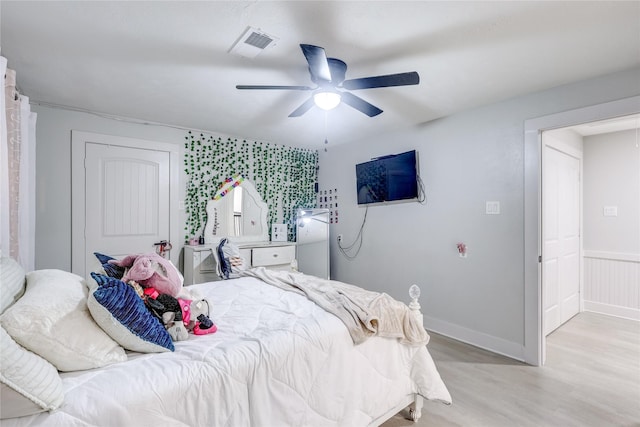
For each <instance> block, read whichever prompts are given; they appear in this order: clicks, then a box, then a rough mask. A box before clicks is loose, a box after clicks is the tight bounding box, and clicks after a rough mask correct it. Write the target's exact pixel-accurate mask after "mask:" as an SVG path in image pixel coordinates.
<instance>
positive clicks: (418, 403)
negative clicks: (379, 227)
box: [409, 285, 424, 422]
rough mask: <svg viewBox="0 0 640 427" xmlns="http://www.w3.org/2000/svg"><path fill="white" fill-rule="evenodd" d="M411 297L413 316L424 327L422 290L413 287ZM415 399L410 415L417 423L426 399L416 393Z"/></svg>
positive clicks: (410, 291) (410, 305)
mask: <svg viewBox="0 0 640 427" xmlns="http://www.w3.org/2000/svg"><path fill="white" fill-rule="evenodd" d="M409 296H410V297H411V302H410V303H409V309H410V310H411V314H413V315H414V316H415V318H416V319H417V320H418V322H420V324H421V325H422V326H424V316H423V315H422V312H421V311H420V303H419V302H418V298H420V288H419V287H418V286H417V285H411V287H410V288H409ZM414 399H415V400H414V404H413V408H411V409H409V415H410V417H411V419H412V420H413V421H414V422H416V421H418V420H419V419H420V417H421V416H422V405H423V404H424V398H423V397H422V396H420V395H419V394H417V393H416V395H415V397H414Z"/></svg>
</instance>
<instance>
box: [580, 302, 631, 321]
mask: <svg viewBox="0 0 640 427" xmlns="http://www.w3.org/2000/svg"><path fill="white" fill-rule="evenodd" d="M584 311H592V312H594V313H600V314H606V315H608V316H615V317H622V318H624V319H630V320H638V321H640V310H638V309H637V308H630V307H621V306H619V305H611V304H604V303H601V302H594V301H585V302H584Z"/></svg>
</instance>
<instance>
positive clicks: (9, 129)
mask: <svg viewBox="0 0 640 427" xmlns="http://www.w3.org/2000/svg"><path fill="white" fill-rule="evenodd" d="M0 71H1V72H2V74H1V75H2V76H4V79H3V80H4V94H3V96H1V97H0V98H2V99H1V100H0V118H1V122H2V127H1V128H0V143H1V147H0V176H1V177H2V180H1V183H0V206H1V207H2V209H1V211H0V250H1V251H2V256H9V257H11V258H13V259H15V260H16V261H17V262H18V263H20V265H22V267H23V268H24V269H25V270H27V271H31V270H33V269H34V267H35V123H36V114H35V113H32V112H31V107H30V105H29V98H28V97H26V96H22V95H20V93H19V92H18V90H17V89H16V72H15V71H14V70H11V69H9V68H7V59H6V58H4V57H0Z"/></svg>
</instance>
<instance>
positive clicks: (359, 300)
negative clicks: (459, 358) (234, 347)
mask: <svg viewBox="0 0 640 427" xmlns="http://www.w3.org/2000/svg"><path fill="white" fill-rule="evenodd" d="M241 274H244V275H246V276H249V277H257V278H258V279H261V280H263V281H264V282H266V283H269V284H270V285H273V286H276V287H278V288H280V289H284V290H285V291H291V292H297V293H299V294H300V295H304V296H306V297H307V298H308V299H310V300H311V301H313V302H315V303H316V304H318V305H319V306H320V307H322V308H324V309H325V310H326V311H328V312H329V313H332V314H333V315H335V316H337V317H338V318H339V319H340V320H342V323H344V324H345V326H346V327H347V329H348V330H349V334H351V338H352V339H353V342H354V343H356V344H360V343H362V342H364V341H365V340H366V339H367V338H370V337H372V336H374V335H375V336H379V337H387V338H398V339H400V341H401V342H403V343H405V344H409V345H427V343H428V342H429V335H428V334H427V332H426V331H425V330H424V327H423V326H422V322H420V321H418V320H417V319H416V317H415V316H414V315H413V314H412V313H411V311H410V310H409V307H407V305H406V304H404V303H401V302H400V301H398V300H395V299H393V298H391V297H390V296H389V295H387V294H385V293H380V292H372V291H368V290H366V289H363V288H361V287H358V286H354V285H350V284H348V283H342V282H338V281H337V280H327V279H321V278H319V277H315V276H310V275H307V274H302V273H297V272H291V271H275V270H267V269H266V268H264V267H258V268H252V269H250V270H245V271H243V272H242V273H241Z"/></svg>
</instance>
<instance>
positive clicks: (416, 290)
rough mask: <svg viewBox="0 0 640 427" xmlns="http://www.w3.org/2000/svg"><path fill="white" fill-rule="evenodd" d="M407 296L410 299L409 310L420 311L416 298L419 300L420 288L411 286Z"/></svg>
mask: <svg viewBox="0 0 640 427" xmlns="http://www.w3.org/2000/svg"><path fill="white" fill-rule="evenodd" d="M409 296H410V297H411V302H410V303H409V308H410V309H411V310H418V311H420V303H419V302H418V298H420V287H418V285H416V284H413V285H411V287H410V288H409Z"/></svg>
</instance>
